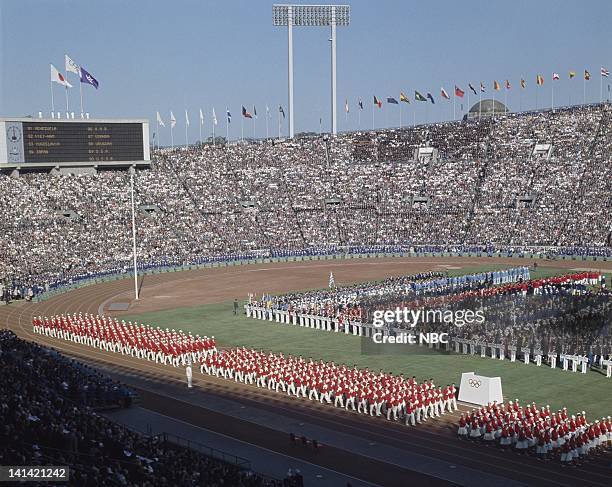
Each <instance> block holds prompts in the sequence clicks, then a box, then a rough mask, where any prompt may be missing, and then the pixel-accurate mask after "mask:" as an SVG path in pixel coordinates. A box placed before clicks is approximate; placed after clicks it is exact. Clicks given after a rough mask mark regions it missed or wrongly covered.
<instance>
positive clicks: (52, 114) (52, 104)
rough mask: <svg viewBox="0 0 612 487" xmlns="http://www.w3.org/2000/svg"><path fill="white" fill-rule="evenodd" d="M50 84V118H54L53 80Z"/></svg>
mask: <svg viewBox="0 0 612 487" xmlns="http://www.w3.org/2000/svg"><path fill="white" fill-rule="evenodd" d="M50 84H51V118H55V102H54V101H53V80H51V81H50Z"/></svg>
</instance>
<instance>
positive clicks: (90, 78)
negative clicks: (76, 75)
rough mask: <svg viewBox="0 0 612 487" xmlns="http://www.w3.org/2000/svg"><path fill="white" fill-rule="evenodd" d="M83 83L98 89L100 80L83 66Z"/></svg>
mask: <svg viewBox="0 0 612 487" xmlns="http://www.w3.org/2000/svg"><path fill="white" fill-rule="evenodd" d="M81 83H85V84H87V85H91V86H93V87H94V88H95V89H96V90H97V89H98V85H99V83H98V80H97V79H96V78H94V77H93V76H92V75H91V74H89V73H88V72H87V71H86V70H85V68H81Z"/></svg>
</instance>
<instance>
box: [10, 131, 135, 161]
mask: <svg viewBox="0 0 612 487" xmlns="http://www.w3.org/2000/svg"><path fill="white" fill-rule="evenodd" d="M6 144H7V162H13V163H20V162H23V163H70V162H97V161H102V162H104V161H109V162H112V161H141V160H143V159H144V158H145V149H144V143H143V124H142V123H138V122H134V123H132V122H104V121H100V122H60V121H58V122H53V121H40V122H35V121H32V122H29V121H28V122H7V124H6Z"/></svg>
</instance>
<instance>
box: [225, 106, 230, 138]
mask: <svg viewBox="0 0 612 487" xmlns="http://www.w3.org/2000/svg"><path fill="white" fill-rule="evenodd" d="M228 111H229V110H228V109H227V107H225V141H226V143H227V142H229V117H228V115H227V112H228Z"/></svg>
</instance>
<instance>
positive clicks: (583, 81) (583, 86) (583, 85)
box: [582, 74, 586, 105]
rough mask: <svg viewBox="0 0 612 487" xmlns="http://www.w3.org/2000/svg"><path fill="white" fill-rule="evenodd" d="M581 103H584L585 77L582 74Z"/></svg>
mask: <svg viewBox="0 0 612 487" xmlns="http://www.w3.org/2000/svg"><path fill="white" fill-rule="evenodd" d="M582 104H583V105H586V77H585V76H584V74H583V75H582Z"/></svg>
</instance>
